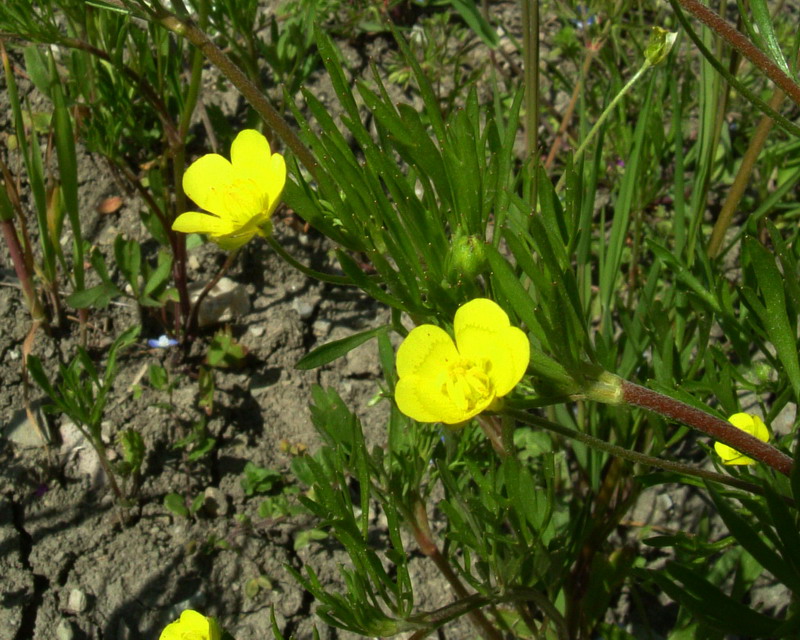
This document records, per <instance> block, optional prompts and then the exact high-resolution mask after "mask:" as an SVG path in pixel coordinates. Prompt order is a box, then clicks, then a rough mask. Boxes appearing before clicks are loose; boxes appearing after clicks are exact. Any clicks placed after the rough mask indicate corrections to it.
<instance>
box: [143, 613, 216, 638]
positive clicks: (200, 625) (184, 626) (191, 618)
mask: <svg viewBox="0 0 800 640" xmlns="http://www.w3.org/2000/svg"><path fill="white" fill-rule="evenodd" d="M220 638H222V632H221V631H220V628H219V625H218V624H217V621H216V620H214V618H207V617H206V616H204V615H203V614H202V613H198V612H197V611H193V610H192V609H186V611H184V612H183V613H181V617H180V619H178V620H176V621H175V622H171V623H170V624H168V625H167V626H166V627H164V630H163V631H162V632H161V635H160V636H159V639H158V640H220Z"/></svg>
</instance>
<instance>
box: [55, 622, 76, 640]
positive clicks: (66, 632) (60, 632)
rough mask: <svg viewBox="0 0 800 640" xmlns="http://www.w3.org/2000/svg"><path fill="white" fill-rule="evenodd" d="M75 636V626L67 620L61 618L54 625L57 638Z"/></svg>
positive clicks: (67, 639) (68, 638)
mask: <svg viewBox="0 0 800 640" xmlns="http://www.w3.org/2000/svg"><path fill="white" fill-rule="evenodd" d="M74 637H75V627H73V626H72V623H71V622H70V621H69V620H66V619H62V620H61V622H59V623H58V626H57V627H56V638H58V640H72V639H73V638H74Z"/></svg>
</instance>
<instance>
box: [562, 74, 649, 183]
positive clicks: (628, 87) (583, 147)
mask: <svg viewBox="0 0 800 640" xmlns="http://www.w3.org/2000/svg"><path fill="white" fill-rule="evenodd" d="M651 66H653V65H652V64H651V63H650V61H649V60H647V59H645V61H644V62H643V63H642V66H641V67H640V68H639V70H638V71H637V72H636V73H635V74H634V75H633V77H632V78H631V79H630V80H628V82H627V83H626V84H625V86H624V87H622V89H621V90H620V92H619V93H618V94H617V95H616V96H614V99H613V100H612V101H611V102H610V103H609V105H608V106H607V107H606V108H605V109H604V110H603V113H601V114H600V117H599V118H598V119H597V122H595V123H594V126H593V127H592V129H591V130H590V131H589V133H588V134H587V135H586V138H585V139H584V141H583V142H582V143H581V146H580V147H578V150H577V151H576V152H575V155H574V156H573V159H572V162H573V164H575V165H577V164H578V163H579V162H580V159H581V156H582V155H583V152H584V151H586V147H587V146H589V143H590V142H591V141H592V140H593V139H594V137H595V136H596V135H597V134H598V133H599V132H600V127H602V126H603V123H604V122H605V121H606V120H608V117H609V116H610V115H611V113H612V112H613V111H614V108H615V107H616V106H617V104H618V103H619V101H620V100H622V98H624V97H625V94H627V93H628V92H629V91H630V90H631V89H632V88H633V85H635V84H636V83H637V82H638V81H639V79H640V78H641V77H642V76H643V75H644V73H645V72H646V71H647V70H648V69H649V68H650V67H651ZM566 178H567V174H566V173H564V174H562V176H561V178H560V179H559V181H558V184H557V185H556V192H560V191H561V190H562V189H563V188H564V182H565V180H566Z"/></svg>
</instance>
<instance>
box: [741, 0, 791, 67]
mask: <svg viewBox="0 0 800 640" xmlns="http://www.w3.org/2000/svg"><path fill="white" fill-rule="evenodd" d="M750 10H751V11H752V12H753V18H754V19H755V22H756V25H758V35H759V37H760V40H761V41H762V42H763V45H764V46H763V48H764V49H766V53H767V55H769V57H770V58H772V60H773V62H774V63H775V64H777V65H778V66H779V67H780V68H781V71H783V72H784V73H785V74H786V75H789V76H791V74H792V72H791V70H790V69H789V64H788V63H787V62H786V58H785V57H784V56H783V51H782V50H781V46H780V44H779V43H778V38H777V36H776V35H775V29H774V28H773V25H772V15H771V14H770V10H769V7H768V6H767V3H766V2H765V0H750Z"/></svg>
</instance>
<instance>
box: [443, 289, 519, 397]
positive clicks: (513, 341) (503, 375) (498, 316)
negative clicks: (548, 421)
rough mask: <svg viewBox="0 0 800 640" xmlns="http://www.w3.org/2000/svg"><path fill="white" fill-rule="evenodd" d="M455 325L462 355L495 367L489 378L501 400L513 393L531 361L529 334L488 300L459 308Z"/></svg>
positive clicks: (469, 303)
mask: <svg viewBox="0 0 800 640" xmlns="http://www.w3.org/2000/svg"><path fill="white" fill-rule="evenodd" d="M453 325H454V327H453V329H454V333H455V336H456V344H457V345H458V352H459V353H460V354H461V355H462V356H463V357H465V358H467V359H469V360H472V361H474V362H478V361H481V360H488V361H489V362H490V363H491V368H490V371H489V375H490V377H491V379H492V382H493V383H494V385H495V393H496V395H497V396H498V397H501V396H504V395H506V394H507V393H508V392H509V391H511V390H512V389H513V388H514V386H515V385H516V384H517V383H518V382H519V381H520V379H521V378H522V376H523V375H524V374H525V370H526V369H527V368H528V362H529V360H530V342H529V341H528V337H527V336H526V335H525V333H524V332H523V331H522V330H521V329H518V328H517V327H512V326H511V323H510V322H509V320H508V315H506V312H505V311H503V309H502V308H501V307H500V306H499V305H498V304H497V303H495V302H493V301H492V300H489V299H487V298H476V299H475V300H471V301H469V302H467V303H466V304H465V305H462V306H461V307H459V309H458V311H456V316H455V320H454V322H453Z"/></svg>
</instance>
